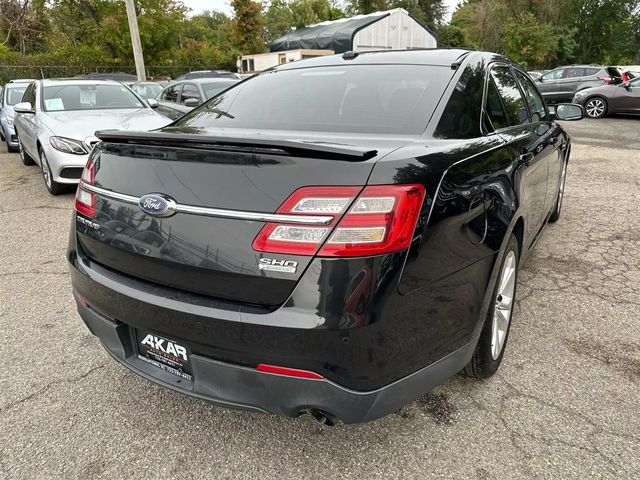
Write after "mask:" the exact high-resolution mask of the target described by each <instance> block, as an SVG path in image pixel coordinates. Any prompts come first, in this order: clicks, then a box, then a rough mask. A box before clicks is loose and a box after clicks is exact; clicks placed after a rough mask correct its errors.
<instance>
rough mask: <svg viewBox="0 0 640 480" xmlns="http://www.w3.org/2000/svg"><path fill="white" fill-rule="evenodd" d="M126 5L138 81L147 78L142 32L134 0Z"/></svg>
mask: <svg viewBox="0 0 640 480" xmlns="http://www.w3.org/2000/svg"><path fill="white" fill-rule="evenodd" d="M126 5H127V18H128V19H129V31H130V32H131V46H132V47H133V59H134V60H135V62H136V74H137V76H138V81H140V82H142V81H144V80H146V79H147V74H146V72H145V70H144V57H143V56H142V44H141V43H140V32H139V31H138V17H137V16H136V6H135V4H134V3H133V0H126Z"/></svg>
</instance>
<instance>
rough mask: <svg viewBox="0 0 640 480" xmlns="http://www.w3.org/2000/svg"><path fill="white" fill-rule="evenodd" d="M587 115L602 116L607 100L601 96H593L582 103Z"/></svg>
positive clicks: (605, 110) (592, 116)
mask: <svg viewBox="0 0 640 480" xmlns="http://www.w3.org/2000/svg"><path fill="white" fill-rule="evenodd" d="M584 109H585V111H586V112H587V116H588V117H591V118H602V117H604V116H605V114H606V113H607V101H606V100H605V99H604V98H602V97H593V98H590V99H589V100H587V103H585V104H584Z"/></svg>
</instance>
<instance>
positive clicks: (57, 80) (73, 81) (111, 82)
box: [40, 78, 122, 86]
mask: <svg viewBox="0 0 640 480" xmlns="http://www.w3.org/2000/svg"><path fill="white" fill-rule="evenodd" d="M40 81H41V82H42V86H55V85H67V84H71V85H122V82H118V81H117V80H99V79H95V80H87V79H83V78H55V79H46V80H40Z"/></svg>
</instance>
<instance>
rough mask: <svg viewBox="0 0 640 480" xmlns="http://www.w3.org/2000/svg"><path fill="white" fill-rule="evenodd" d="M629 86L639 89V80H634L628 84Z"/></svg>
mask: <svg viewBox="0 0 640 480" xmlns="http://www.w3.org/2000/svg"><path fill="white" fill-rule="evenodd" d="M629 86H631V87H640V78H634V79H633V80H631V81H630V82H629Z"/></svg>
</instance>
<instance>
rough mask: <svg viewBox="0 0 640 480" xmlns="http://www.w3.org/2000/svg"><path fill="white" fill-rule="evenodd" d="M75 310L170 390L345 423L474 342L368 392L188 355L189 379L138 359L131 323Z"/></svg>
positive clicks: (412, 392)
mask: <svg viewBox="0 0 640 480" xmlns="http://www.w3.org/2000/svg"><path fill="white" fill-rule="evenodd" d="M78 312H79V313H80V316H81V317H82V319H83V320H84V322H85V324H86V325H87V327H88V328H89V330H91V332H92V333H93V334H94V335H96V336H97V337H98V338H99V339H100V341H101V342H102V344H103V345H104V347H105V349H106V350H107V352H109V354H110V355H111V356H112V357H113V358H114V359H116V360H117V361H118V362H120V363H121V364H123V365H124V366H125V367H127V368H128V369H129V370H131V371H133V372H135V373H137V374H138V375H140V376H142V377H144V378H146V379H147V380H150V381H152V382H154V383H157V384H160V385H163V386H165V387H167V388H170V389H172V390H175V391H178V392H180V393H184V394H186V395H190V396H192V397H197V398H200V399H202V400H206V401H209V402H211V403H214V404H216V405H220V406H223V407H228V408H236V409H242V410H250V411H254V412H262V413H275V414H282V415H287V416H290V417H296V416H298V415H299V414H300V413H302V412H304V411H307V410H321V411H323V412H326V413H329V414H330V415H332V416H335V417H337V418H339V419H340V420H342V421H343V422H345V423H358V422H366V421H370V420H374V419H376V418H380V417H382V416H384V415H387V414H389V413H392V412H394V411H396V410H398V409H399V408H401V407H402V406H403V405H405V404H406V403H408V402H409V401H412V400H414V399H415V398H417V397H419V396H420V395H422V394H424V393H425V392H427V391H429V390H431V389H432V388H434V387H435V386H437V385H439V384H440V383H442V382H444V381H445V380H446V379H447V378H449V377H451V376H452V375H454V374H456V373H457V372H458V371H460V370H461V369H462V368H463V367H464V365H466V364H467V363H468V362H469V360H470V358H471V355H472V354H473V350H474V347H475V343H474V342H472V343H470V344H467V345H465V346H464V347H462V348H459V349H458V350H456V351H454V352H453V353H451V354H449V355H447V356H446V357H444V358H442V359H440V360H438V361H436V362H434V363H433V364H431V365H429V366H427V367H425V368H422V369H421V370H418V371H417V372H414V373H412V374H411V375H408V376H406V377H404V378H401V379H400V380H397V381H395V382H393V383H391V384H389V385H386V386H384V387H382V388H379V389H376V390H372V391H366V392H363V391H357V390H350V389H347V388H344V387H342V386H340V385H338V384H336V383H334V382H331V381H329V380H326V379H322V380H316V379H304V378H293V377H287V376H283V375H276V374H271V373H264V372H259V371H257V370H255V369H253V368H249V367H244V366H239V365H233V364H229V363H225V362H220V361H216V360H212V359H209V358H207V357H204V356H201V355H196V354H192V355H191V357H190V359H191V365H192V369H193V381H189V380H185V379H183V378H180V377H178V376H175V375H172V374H170V373H168V372H165V371H163V370H161V369H159V368H156V367H154V366H152V365H149V364H148V363H145V362H143V361H141V360H139V359H138V357H137V349H136V345H135V340H134V338H135V336H134V334H133V333H132V332H133V330H132V328H131V327H130V326H128V325H126V324H124V323H119V322H115V321H112V320H110V319H108V318H106V317H104V316H102V315H100V314H99V313H97V312H95V311H94V310H92V309H90V308H87V307H86V306H84V305H82V304H80V303H78Z"/></svg>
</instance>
